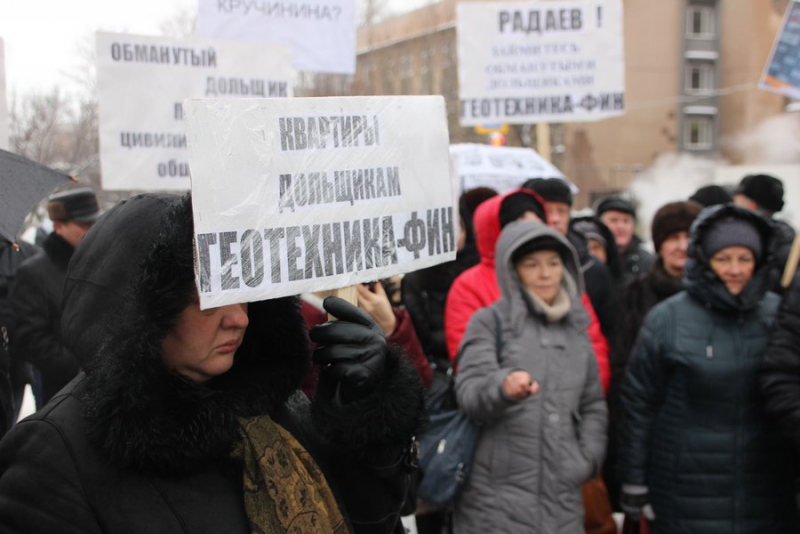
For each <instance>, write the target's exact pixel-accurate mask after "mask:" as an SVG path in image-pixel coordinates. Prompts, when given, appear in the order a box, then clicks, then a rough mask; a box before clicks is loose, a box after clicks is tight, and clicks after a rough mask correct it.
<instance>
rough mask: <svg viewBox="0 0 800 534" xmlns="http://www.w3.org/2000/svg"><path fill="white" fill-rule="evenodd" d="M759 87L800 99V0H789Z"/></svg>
mask: <svg viewBox="0 0 800 534" xmlns="http://www.w3.org/2000/svg"><path fill="white" fill-rule="evenodd" d="M758 86H759V88H760V89H764V90H766V91H770V92H773V93H778V94H779V95H784V96H788V97H789V98H796V99H800V1H798V0H794V1H793V2H790V3H789V5H788V7H787V8H786V15H785V16H784V17H783V25H782V26H781V31H780V32H779V33H778V36H777V38H776V39H775V44H774V45H773V47H772V53H771V54H770V57H769V61H768V62H767V67H766V69H765V70H764V74H763V75H762V76H761V80H760V82H759V84H758Z"/></svg>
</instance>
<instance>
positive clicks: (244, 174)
mask: <svg viewBox="0 0 800 534" xmlns="http://www.w3.org/2000/svg"><path fill="white" fill-rule="evenodd" d="M184 109H185V110H186V128H187V130H186V131H187V137H188V143H189V161H190V163H191V168H192V198H193V207H194V220H195V233H196V243H197V249H196V262H197V286H198V291H199V293H200V305H201V307H202V308H204V309H205V308H209V307H215V306H221V305H225V304H233V303H237V302H252V301H258V300H264V299H269V298H276V297H282V296H286V295H296V294H299V293H304V292H309V291H322V290H327V289H336V288H340V287H345V286H349V285H352V284H356V283H362V282H368V281H372V280H377V279H380V278H385V277H389V276H393V275H395V274H400V273H405V272H409V271H413V270H416V269H421V268H424V267H429V266H431V265H435V264H437V263H442V262H445V261H449V260H452V259H454V258H455V253H456V231H457V230H458V221H457V219H456V217H457V215H456V213H454V210H453V192H452V183H451V175H450V166H449V154H448V131H447V118H446V112H445V103H444V99H443V98H442V97H441V96H415V97H404V96H399V97H342V98H293V99H285V100H283V99H260V100H255V99H254V100H244V99H220V100H187V101H186V102H185V103H184Z"/></svg>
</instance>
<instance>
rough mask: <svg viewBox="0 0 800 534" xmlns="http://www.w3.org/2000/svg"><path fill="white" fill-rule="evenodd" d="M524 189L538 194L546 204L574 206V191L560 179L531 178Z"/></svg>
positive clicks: (523, 185) (524, 185)
mask: <svg viewBox="0 0 800 534" xmlns="http://www.w3.org/2000/svg"><path fill="white" fill-rule="evenodd" d="M522 187H524V188H525V189H530V190H531V191H535V192H537V193H538V194H539V196H540V197H542V198H543V199H544V201H545V202H563V203H564V204H567V205H569V206H572V190H571V189H570V188H569V184H568V183H567V182H566V181H565V180H562V179H560V178H531V179H530V180H527V181H526V182H525V183H524V184H522Z"/></svg>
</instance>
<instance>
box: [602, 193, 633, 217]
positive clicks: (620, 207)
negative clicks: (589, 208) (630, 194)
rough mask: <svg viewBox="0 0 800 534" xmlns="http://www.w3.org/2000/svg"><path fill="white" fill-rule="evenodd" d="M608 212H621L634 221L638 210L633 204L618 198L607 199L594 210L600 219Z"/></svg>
mask: <svg viewBox="0 0 800 534" xmlns="http://www.w3.org/2000/svg"><path fill="white" fill-rule="evenodd" d="M607 211H621V212H622V213H627V214H628V215H630V216H631V217H633V218H634V219H635V218H636V209H635V208H634V207H633V204H632V203H631V202H629V201H627V200H625V199H624V198H622V197H618V196H611V197H605V198H603V199H601V200H600V202H598V203H597V205H596V206H595V208H594V212H595V215H597V216H598V217H601V216H602V215H603V214H604V213H605V212H607Z"/></svg>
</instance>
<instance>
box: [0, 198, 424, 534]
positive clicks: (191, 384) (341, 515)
mask: <svg viewBox="0 0 800 534" xmlns="http://www.w3.org/2000/svg"><path fill="white" fill-rule="evenodd" d="M192 235H193V228H192V212H191V200H190V198H189V196H188V195H187V196H186V197H183V198H180V197H176V196H170V195H141V196H138V197H134V198H132V199H130V200H128V201H126V202H123V203H121V204H119V205H117V206H116V207H115V208H114V209H112V210H110V211H109V212H108V213H107V214H106V215H105V216H103V217H102V218H101V220H100V221H98V223H97V224H96V225H95V227H94V228H93V229H92V230H91V231H90V233H89V234H87V236H86V238H85V239H84V241H83V242H82V243H81V245H80V246H79V247H78V249H77V251H76V253H75V256H74V257H73V259H72V262H71V264H70V268H69V271H68V274H67V280H66V284H65V288H64V314H63V327H64V338H65V343H66V344H67V346H68V347H69V348H70V349H71V351H72V353H73V354H75V355H77V357H78V358H79V360H80V364H81V367H82V368H83V370H84V372H85V374H81V375H79V376H78V378H76V379H75V380H73V381H72V382H71V383H70V384H69V385H68V386H67V387H66V388H65V389H63V390H62V391H61V392H60V393H59V394H57V395H56V396H55V397H54V398H53V400H52V401H51V402H50V403H49V404H48V405H47V406H45V408H43V409H42V410H41V411H39V412H37V413H36V414H35V415H33V416H31V417H29V418H28V419H26V420H24V421H23V422H21V423H19V424H18V425H17V426H16V427H15V428H14V429H12V431H11V432H9V433H8V435H6V437H5V438H4V439H3V440H2V441H1V442H0V525H2V526H3V528H2V530H3V532H5V533H23V532H25V533H28V532H61V533H78V532H80V533H89V532H95V533H100V532H113V533H126V532H130V533H144V532H146V533H172V532H182V533H195V532H198V533H199V532H214V533H245V532H259V533H269V534H272V533H284V532H297V533H309V532H319V533H323V532H325V533H329V532H330V533H339V532H343V533H344V532H356V533H361V532H365V533H372V532H375V533H378V532H381V533H383V532H392V531H393V530H395V529H397V528H398V527H399V512H400V509H401V506H402V504H403V501H404V498H405V495H406V491H407V487H408V464H409V463H410V462H409V459H408V453H407V452H406V451H407V450H408V443H409V441H410V438H411V436H412V435H413V433H414V432H415V431H416V429H417V428H418V427H419V424H420V421H421V419H422V417H423V412H424V402H423V391H422V387H421V385H420V383H419V379H418V378H417V377H416V375H415V371H414V370H413V369H412V368H410V366H409V365H408V364H407V363H406V362H405V361H404V359H403V358H401V357H399V355H398V354H397V351H396V349H394V348H391V347H388V346H387V345H386V342H385V340H384V338H383V335H382V333H381V332H380V328H379V327H378V326H377V325H376V324H375V323H374V322H373V321H372V320H371V319H370V318H369V317H368V316H367V315H366V314H365V313H363V312H362V311H361V310H358V309H357V308H355V307H353V306H351V305H349V304H347V303H346V302H344V301H342V300H339V299H332V300H329V301H327V302H326V307H327V308H328V310H329V311H330V312H332V313H333V314H334V315H336V316H337V317H338V318H339V319H340V320H339V321H338V322H336V323H328V324H325V325H321V326H319V327H317V328H316V329H315V330H313V331H312V333H311V337H312V339H314V341H315V342H317V343H318V344H319V345H321V346H322V348H321V349H319V350H318V351H317V352H316V353H315V355H314V358H315V360H316V361H317V362H319V363H320V364H322V366H323V367H324V370H323V372H322V373H321V375H320V382H319V386H318V389H317V393H316V395H315V397H314V399H313V401H311V402H309V401H308V400H307V399H306V397H305V396H304V395H302V394H301V393H299V390H298V388H299V386H300V384H301V382H302V379H303V376H304V374H305V373H306V371H307V369H308V368H309V366H310V364H311V358H310V355H309V353H308V346H309V343H308V338H307V335H306V331H305V325H304V323H303V321H302V318H301V316H300V311H299V305H298V302H297V299H296V298H282V299H275V300H269V301H262V302H254V303H249V304H236V305H229V306H222V307H219V308H213V309H210V310H200V307H199V303H198V299H197V293H196V290H195V287H194V269H193V259H192Z"/></svg>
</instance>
